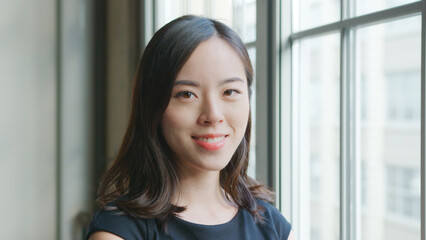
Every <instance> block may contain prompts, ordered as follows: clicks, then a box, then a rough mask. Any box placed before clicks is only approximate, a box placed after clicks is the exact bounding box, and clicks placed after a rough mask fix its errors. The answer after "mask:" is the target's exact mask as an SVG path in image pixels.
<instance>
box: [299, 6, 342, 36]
mask: <svg viewBox="0 0 426 240" xmlns="http://www.w3.org/2000/svg"><path fill="white" fill-rule="evenodd" d="M293 3H295V4H296V8H297V7H299V8H300V9H299V10H297V9H295V10H296V11H295V12H294V13H293V23H294V26H293V29H294V30H295V31H299V30H305V29H309V28H313V27H317V26H320V25H324V24H328V23H332V22H337V21H339V20H340V1H339V0H305V1H298V0H293Z"/></svg>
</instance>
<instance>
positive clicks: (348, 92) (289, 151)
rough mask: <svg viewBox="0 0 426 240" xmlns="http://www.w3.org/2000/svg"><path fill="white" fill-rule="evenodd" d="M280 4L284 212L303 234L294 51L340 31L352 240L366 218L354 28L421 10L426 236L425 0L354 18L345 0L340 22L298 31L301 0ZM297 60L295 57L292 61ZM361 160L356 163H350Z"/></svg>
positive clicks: (343, 216)
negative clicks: (295, 18)
mask: <svg viewBox="0 0 426 240" xmlns="http://www.w3.org/2000/svg"><path fill="white" fill-rule="evenodd" d="M279 3H280V4H281V6H280V17H279V20H280V25H281V26H280V37H281V46H280V48H279V51H277V52H276V53H277V54H278V55H280V59H279V61H280V64H279V66H280V76H279V78H280V79H279V82H280V84H281V85H280V86H281V88H280V94H279V96H278V98H276V99H275V101H278V102H279V103H280V105H281V107H280V112H279V119H280V122H281V123H282V124H281V136H280V139H279V141H280V142H281V144H280V146H281V147H280V148H278V150H277V151H278V156H279V158H278V159H276V161H278V164H279V166H280V167H279V168H280V172H279V174H278V175H279V177H278V179H279V181H280V182H279V183H280V184H281V185H280V186H279V191H277V193H278V198H279V202H280V203H281V204H280V209H281V211H282V212H283V213H284V214H285V215H286V217H287V218H288V219H289V220H290V221H291V222H292V223H293V231H294V232H295V233H296V235H297V236H300V234H299V233H300V226H299V223H300V216H299V215H300V206H299V202H300V201H299V199H300V194H299V192H298V189H299V186H300V176H299V175H298V172H299V168H300V166H299V163H298V161H297V159H298V156H297V154H298V151H299V146H298V142H299V139H298V136H297V130H298V129H299V123H298V122H299V121H298V116H297V111H294V109H298V106H297V101H293V99H297V98H298V93H297V91H296V90H297V89H298V85H297V84H298V83H297V81H293V79H297V74H298V73H297V72H295V71H292V69H295V68H294V66H295V65H296V64H297V62H298V61H297V59H296V60H295V59H294V57H295V56H293V50H294V51H297V50H296V49H297V48H298V47H299V44H298V41H299V40H301V39H304V38H307V37H313V36H318V35H322V34H327V33H331V32H336V31H337V32H340V48H341V49H340V52H341V54H340V82H341V85H340V88H341V89H340V92H341V96H340V122H341V130H340V239H343V240H352V239H356V240H358V239H360V238H361V236H360V234H359V233H360V230H361V227H360V223H361V222H360V218H361V216H360V215H361V214H360V211H361V197H360V191H361V183H360V179H361V178H360V177H361V175H360V174H361V172H360V168H361V166H360V163H361V161H358V160H359V159H357V158H359V157H360V156H359V154H358V153H359V146H360V144H359V143H360V139H359V136H357V135H358V134H356V133H357V132H358V130H359V127H360V126H359V122H360V121H358V120H359V119H352V118H353V116H360V115H359V114H356V113H359V111H360V108H359V103H358V102H355V100H357V101H359V99H360V98H359V96H357V95H356V94H359V91H358V89H359V83H358V84H357V83H356V81H350V79H353V76H354V73H353V72H351V71H353V69H354V66H355V59H354V56H355V37H356V36H354V35H355V34H354V32H353V31H351V30H352V29H355V28H356V27H358V26H363V25H369V24H375V23H379V22H382V21H386V20H394V19H397V18H400V17H408V16H412V15H418V14H421V18H422V23H421V26H422V29H421V31H422V32H421V56H422V57H421V113H420V114H421V130H420V131H421V163H420V166H421V170H420V172H421V173H420V174H421V176H420V181H421V183H420V186H421V197H420V201H421V239H425V238H426V231H425V224H426V222H425V210H426V209H425V192H426V182H425V181H426V180H425V171H426V164H425V156H426V150H425V149H426V147H425V144H426V140H425V137H426V132H425V130H426V123H425V122H426V110H425V107H426V97H425V92H426V83H425V68H426V66H425V65H426V62H425V57H426V54H425V52H426V46H425V41H426V30H425V28H426V0H421V1H417V2H413V3H409V4H405V5H401V6H397V7H392V8H389V9H385V10H380V11H375V12H371V13H368V14H365V15H360V16H355V11H354V9H355V8H354V4H355V1H354V0H341V1H340V20H339V21H337V22H333V23H329V24H325V25H321V26H317V27H313V28H310V29H306V30H302V31H298V32H294V31H293V24H292V19H293V14H294V12H293V11H294V10H295V9H297V8H298V6H297V4H298V3H297V1H295V0H293V1H292V0H283V1H279ZM292 59H293V60H292ZM350 159H356V160H357V161H350Z"/></svg>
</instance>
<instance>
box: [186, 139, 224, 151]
mask: <svg viewBox="0 0 426 240" xmlns="http://www.w3.org/2000/svg"><path fill="white" fill-rule="evenodd" d="M228 136H229V135H222V136H211V137H210V136H208V137H207V136H206V137H204V136H203V137H195V136H192V139H194V140H195V142H196V143H197V144H198V145H199V146H200V147H202V148H203V149H205V150H209V151H216V150H219V149H221V148H222V147H223V146H225V143H226V140H227V137H228Z"/></svg>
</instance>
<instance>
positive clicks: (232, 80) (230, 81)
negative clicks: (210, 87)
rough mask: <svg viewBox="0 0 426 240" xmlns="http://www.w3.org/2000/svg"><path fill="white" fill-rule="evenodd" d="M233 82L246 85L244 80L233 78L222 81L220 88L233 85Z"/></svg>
mask: <svg viewBox="0 0 426 240" xmlns="http://www.w3.org/2000/svg"><path fill="white" fill-rule="evenodd" d="M232 82H242V83H246V82H245V81H244V80H243V79H241V78H239V77H232V78H228V79H225V80H222V81H221V82H220V83H219V86H221V85H224V84H227V83H232Z"/></svg>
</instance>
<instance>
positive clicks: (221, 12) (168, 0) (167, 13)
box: [156, 0, 256, 43]
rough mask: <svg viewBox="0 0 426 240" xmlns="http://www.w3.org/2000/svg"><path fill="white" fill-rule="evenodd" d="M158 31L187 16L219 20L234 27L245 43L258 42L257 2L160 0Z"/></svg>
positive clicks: (157, 6) (241, 0)
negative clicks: (180, 17)
mask: <svg viewBox="0 0 426 240" xmlns="http://www.w3.org/2000/svg"><path fill="white" fill-rule="evenodd" d="M156 9H157V12H156V29H160V28H161V27H162V26H164V24H166V23H168V22H170V21H171V20H173V19H175V18H177V17H179V16H182V15H185V14H193V15H201V16H205V17H209V18H213V19H217V20H219V21H221V22H223V23H225V24H226V25H228V26H230V27H232V28H233V29H234V30H235V31H236V32H237V33H238V34H239V36H240V37H241V39H242V40H243V41H244V42H246V43H247V42H252V41H255V40H256V0H234V1H231V0H159V1H156Z"/></svg>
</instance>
